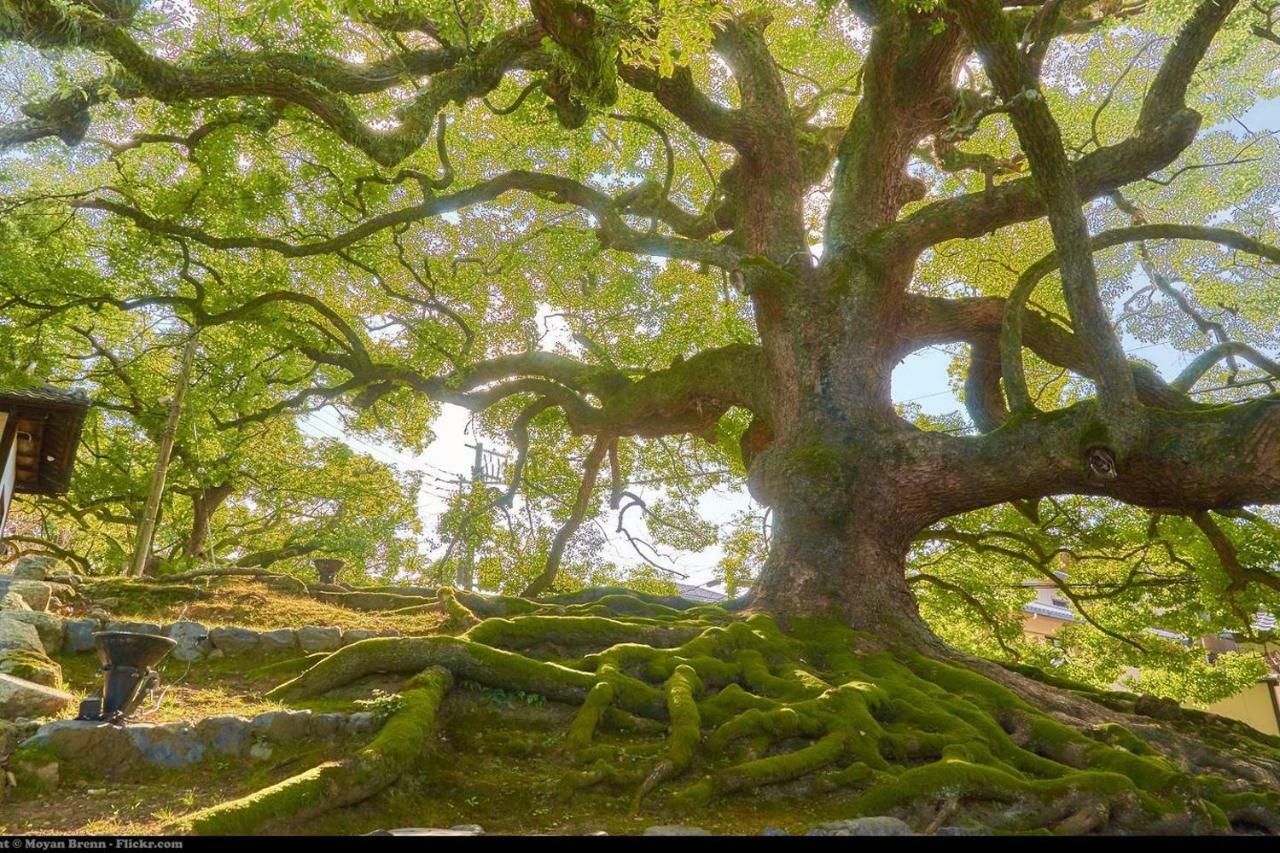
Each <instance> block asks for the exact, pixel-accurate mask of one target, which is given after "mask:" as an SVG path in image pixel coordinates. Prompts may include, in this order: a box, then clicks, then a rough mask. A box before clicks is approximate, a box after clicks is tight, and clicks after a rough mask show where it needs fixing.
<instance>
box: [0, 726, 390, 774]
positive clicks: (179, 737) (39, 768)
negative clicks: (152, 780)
mask: <svg viewBox="0 0 1280 853" xmlns="http://www.w3.org/2000/svg"><path fill="white" fill-rule="evenodd" d="M376 728H377V717H376V716H375V715H374V714H373V713H371V712H368V711H362V712H359V713H355V714H338V713H331V714H318V713H315V712H312V711H306V710H302V711H266V712H264V713H261V714H258V715H257V716H255V717H252V718H250V717H238V716H232V715H223V716H216V717H205V718H203V719H201V720H199V721H197V722H195V723H192V722H187V721H181V722H173V723H130V724H128V725H125V726H113V725H110V724H108V723H99V722H90V721H86V720H57V721H55V722H52V723H46V724H45V725H43V726H41V727H40V728H39V729H38V730H37V731H36V733H35V734H34V735H32V736H31V737H29V738H27V739H26V740H25V741H23V742H22V744H21V745H20V746H19V747H18V749H17V751H16V752H14V754H13V755H12V756H11V757H10V769H11V770H12V771H13V772H14V773H15V774H17V775H18V777H19V778H20V779H22V778H23V777H25V778H27V779H33V780H36V781H38V782H39V783H40V784H41V786H42V787H46V788H48V787H56V785H57V784H58V781H59V779H60V778H61V777H64V776H66V775H68V773H67V771H70V772H71V774H72V775H75V776H77V777H79V778H86V777H87V778H95V779H107V780H122V779H127V778H129V777H132V776H136V775H138V774H139V773H146V772H155V771H158V770H177V769H181V768H184V767H192V766H195V765H198V764H202V763H204V762H206V761H209V760H211V759H216V758H224V759H236V760H244V759H249V760H254V761H265V760H267V759H269V758H271V756H272V754H273V753H274V751H275V749H276V748H277V747H280V746H286V745H289V744H292V743H298V742H303V741H306V742H313V741H341V740H345V739H347V738H352V737H359V736H368V735H371V734H373V732H374V731H375V729H376Z"/></svg>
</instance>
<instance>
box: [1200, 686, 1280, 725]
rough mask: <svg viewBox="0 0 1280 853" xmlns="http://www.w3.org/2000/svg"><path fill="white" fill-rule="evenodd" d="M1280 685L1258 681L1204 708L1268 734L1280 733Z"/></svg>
mask: <svg viewBox="0 0 1280 853" xmlns="http://www.w3.org/2000/svg"><path fill="white" fill-rule="evenodd" d="M1278 707H1280V686H1277V685H1275V684H1272V683H1270V682H1268V681H1259V682H1258V683H1257V684H1255V685H1253V686H1252V687H1250V688H1249V689H1247V690H1244V691H1242V692H1240V693H1237V694H1236V695H1235V696H1228V697H1227V698H1226V699H1223V700H1222V701H1221V702H1215V703H1213V704H1212V705H1209V706H1208V707H1207V708H1205V710H1206V711H1208V712H1210V713H1212V714H1218V715H1219V716H1223V717H1230V718H1231V719H1233V720H1239V721H1240V722H1242V723H1247V724H1249V725H1251V726H1253V727H1254V728H1255V729H1257V730H1258V731H1260V732H1263V733H1265V734H1269V735H1280V711H1278V710H1277V708H1278Z"/></svg>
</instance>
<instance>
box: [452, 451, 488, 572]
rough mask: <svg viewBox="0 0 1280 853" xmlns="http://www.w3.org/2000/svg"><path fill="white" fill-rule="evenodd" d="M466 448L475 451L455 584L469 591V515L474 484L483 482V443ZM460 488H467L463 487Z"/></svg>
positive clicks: (472, 558)
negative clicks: (463, 547) (471, 448)
mask: <svg viewBox="0 0 1280 853" xmlns="http://www.w3.org/2000/svg"><path fill="white" fill-rule="evenodd" d="M467 447H473V448H475V451H476V457H475V461H474V462H472V463H471V485H470V491H469V492H468V495H467V513H468V514H467V518H468V523H467V526H466V528H465V529H464V530H463V534H464V535H467V536H468V539H467V544H466V551H464V552H463V555H462V559H461V560H459V561H458V573H457V577H456V578H455V583H456V584H457V586H458V587H459V588H460V589H465V590H468V591H470V590H471V589H472V587H474V586H475V560H476V554H475V547H474V546H473V545H472V544H471V541H470V535H469V534H470V533H471V529H470V528H471V524H470V521H469V519H470V517H471V516H470V514H471V513H472V512H474V511H475V507H473V506H471V501H473V500H475V493H476V488H475V484H476V483H479V482H482V481H483V480H484V442H483V441H477V442H476V443H475V444H468V445H467ZM462 488H464V489H466V488H468V487H467V486H466V485H463V486H462Z"/></svg>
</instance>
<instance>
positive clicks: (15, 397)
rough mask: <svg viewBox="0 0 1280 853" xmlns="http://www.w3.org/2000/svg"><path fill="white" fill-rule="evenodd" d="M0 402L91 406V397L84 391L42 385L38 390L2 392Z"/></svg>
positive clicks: (26, 389)
mask: <svg viewBox="0 0 1280 853" xmlns="http://www.w3.org/2000/svg"><path fill="white" fill-rule="evenodd" d="M0 400H12V401H22V402H24V403H56V404H60V405H81V406H87V405H89V397H88V395H87V394H85V393H84V392H83V391H68V390H66V389H64V388H54V387H53V386H52V385H41V386H38V387H36V388H23V389H21V390H9V391H0Z"/></svg>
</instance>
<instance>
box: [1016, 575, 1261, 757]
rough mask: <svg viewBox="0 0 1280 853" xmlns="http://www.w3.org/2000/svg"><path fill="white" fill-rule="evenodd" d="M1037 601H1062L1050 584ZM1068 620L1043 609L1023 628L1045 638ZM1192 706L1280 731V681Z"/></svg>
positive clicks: (1215, 647)
mask: <svg viewBox="0 0 1280 853" xmlns="http://www.w3.org/2000/svg"><path fill="white" fill-rule="evenodd" d="M1036 602H1037V603H1039V604H1044V605H1055V606H1058V605H1060V603H1061V602H1059V601H1057V600H1055V597H1054V595H1053V592H1052V591H1051V589H1046V588H1039V589H1037V590H1036ZM1066 624H1068V621H1067V620H1065V619H1057V618H1054V617H1052V616H1045V615H1044V614H1040V613H1028V614H1026V617H1025V618H1024V619H1023V622H1022V630H1023V632H1024V633H1025V634H1026V635H1027V636H1028V637H1031V638H1035V639H1038V640H1040V641H1042V642H1043V641H1047V640H1048V639H1049V638H1050V637H1052V636H1053V635H1054V634H1056V633H1057V632H1058V630H1059V629H1060V628H1062V626H1063V625H1066ZM1204 646H1205V648H1206V650H1207V651H1209V652H1224V651H1232V650H1234V649H1236V648H1237V646H1236V644H1235V642H1234V641H1230V640H1224V639H1222V638H1220V637H1206V638H1205V640H1204ZM1137 673H1138V670H1132V671H1130V672H1128V673H1126V674H1125V676H1124V677H1122V678H1121V682H1123V681H1124V679H1125V678H1127V677H1131V676H1134V675H1136V674H1137ZM1112 687H1113V688H1114V689H1116V690H1128V689H1130V688H1129V687H1128V686H1127V685H1125V684H1123V683H1117V684H1114V685H1112ZM1190 707H1200V708H1201V709H1202V710H1205V711H1209V712H1210V713H1212V714H1218V715H1219V716H1222V717H1229V718H1230V719H1233V720H1240V721H1241V722H1243V723H1246V724H1248V725H1250V726H1253V727H1254V728H1255V729H1257V730H1258V731H1260V732H1265V733H1266V734H1270V735H1280V685H1278V684H1273V683H1270V682H1267V681H1261V682H1258V683H1257V684H1255V685H1253V686H1252V687H1250V688H1247V689H1246V690H1243V691H1241V692H1240V693H1237V694H1236V695H1235V696H1230V697H1228V698H1226V699H1223V700H1222V701H1220V702H1215V703H1214V704H1212V705H1209V706H1207V707H1206V706H1190Z"/></svg>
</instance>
